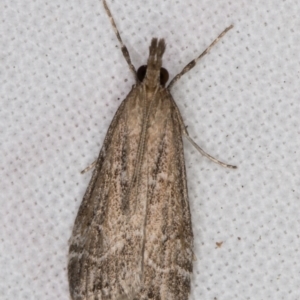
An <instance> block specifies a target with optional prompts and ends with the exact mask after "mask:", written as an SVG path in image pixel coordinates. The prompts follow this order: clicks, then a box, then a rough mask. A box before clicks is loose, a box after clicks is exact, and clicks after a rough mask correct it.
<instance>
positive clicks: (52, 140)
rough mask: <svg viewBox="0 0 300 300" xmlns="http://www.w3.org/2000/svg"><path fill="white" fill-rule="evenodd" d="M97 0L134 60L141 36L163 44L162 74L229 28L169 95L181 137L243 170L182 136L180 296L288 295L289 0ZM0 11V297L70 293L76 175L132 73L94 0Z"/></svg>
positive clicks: (294, 191) (295, 190) (294, 176)
mask: <svg viewBox="0 0 300 300" xmlns="http://www.w3.org/2000/svg"><path fill="white" fill-rule="evenodd" d="M108 5H109V6H110V8H111V11H112V13H113V15H114V18H115V19H116V23H117V26H118V27H119V30H120V33H121V36H122V38H123V40H124V42H125V44H126V45H127V47H128V49H129V52H130V55H131V58H132V60H133V63H134V65H135V66H136V67H138V66H140V65H142V64H144V63H145V62H146V59H147V56H148V46H149V43H150V40H151V38H152V37H154V36H156V37H164V38H165V39H166V42H167V50H166V53H165V55H164V67H166V68H167V69H168V70H169V73H170V77H173V76H174V75H175V74H177V73H178V72H179V71H180V70H181V69H182V68H183V67H184V66H185V65H186V64H187V63H188V62H189V61H190V60H192V59H193V58H195V57H196V56H197V55H198V54H200V53H201V52H202V51H203V50H204V49H205V48H206V47H207V46H208V45H209V43H210V42H212V40H213V39H214V38H215V37H216V36H217V35H218V34H219V33H220V32H221V31H222V30H223V29H225V27H227V26H229V25H230V24H234V26H235V27H234V29H232V30H231V31H230V32H229V33H228V34H227V35H226V36H225V37H224V38H223V39H222V41H220V43H219V44H217V45H216V46H215V47H214V48H213V49H212V51H211V53H210V54H209V55H207V56H206V57H205V58H203V59H202V60H201V61H200V62H199V63H198V65H197V66H196V67H195V68H194V69H193V70H192V71H190V73H188V74H187V75H185V76H184V77H183V78H182V79H181V81H180V82H178V83H177V84H176V85H175V86H174V89H173V96H174V98H175V100H176V101H177V103H178V106H179V108H180V110H181V112H182V115H183V117H184V119H185V122H186V125H187V126H188V129H189V132H190V135H191V136H192V137H193V138H194V139H195V140H196V141H197V143H199V145H200V146H202V147H203V148H204V149H205V150H206V151H208V152H209V153H210V154H212V155H214V156H216V157H217V158H219V159H221V160H223V161H226V162H228V163H232V164H236V165H238V169H237V170H227V169H224V168H222V167H220V166H219V165H216V164H214V163H212V162H210V161H208V160H207V159H205V158H203V157H201V156H200V155H199V153H197V152H196V150H195V149H194V148H193V147H192V146H191V145H190V144H188V143H185V146H186V147H185V156H186V166H187V174H188V180H189V181H188V187H189V195H190V205H191V211H192V219H193V229H194V234H195V256H196V258H197V259H196V260H195V264H194V273H193V279H192V291H191V296H190V299H193V300H195V299H213V300H215V299H217V300H233V299H238V300H241V299H251V300H254V299H255V300H260V299H263V300H266V299H271V300H274V299H282V300H299V299H300V235H299V228H300V224H299V223H300V222H299V221H300V193H299V185H300V179H299V170H300V161H299V147H300V137H299V135H300V131H299V128H300V121H299V117H300V109H299V100H300V92H299V74H300V54H299V53H300V33H299V28H300V18H299V15H300V6H299V1H292V0H286V1H251V2H250V1H221V0H215V1H209V0H203V1H193V0H177V1H171V0H164V1H162V0H152V1H145V0H143V1H142V0H141V1H140V0H139V1H137V0H134V1H130V2H129V1H126V2H123V3H122V2H121V1H119V2H116V1H115V2H112V1H109V0H108ZM0 9H1V12H2V14H1V27H0V30H1V32H0V34H1V43H0V47H1V52H0V53H1V65H0V69H1V78H0V79H1V86H0V89H1V90H0V96H1V106H0V130H1V134H0V141H1V168H0V176H1V178H0V179H1V180H0V187H1V203H0V204H1V210H0V228H1V230H0V298H1V299H4V300H11V299H14V300H19V299H20V300H24V299H30V300H32V299H34V300H35V299H38V300H40V299H43V300H48V299H49V300H53V299H68V297H69V296H68V282H67V276H66V264H67V252H68V239H69V237H70V234H71V230H72V226H73V222H74V219H75V216H76V213H77V209H78V207H79V204H80V202H81V200H82V196H83V194H84V191H85V189H86V187H87V184H88V182H89V179H90V176H91V172H89V173H86V174H85V175H81V174H80V170H82V169H84V168H85V167H86V166H87V165H89V164H90V163H91V162H93V161H94V160H95V158H96V157H97V155H98V152H99V150H100V147H101V145H102V142H103V139H104V136H105V133H106V130H107V128H108V125H109V124H110V121H111V119H112V117H113V115H114V113H115V111H116V109H117V107H118V106H119V104H120V103H121V100H122V99H124V98H125V96H126V95H127V93H128V92H129V90H130V88H131V86H132V84H133V83H134V81H133V78H132V76H131V73H130V71H129V69H128V67H127V65H126V62H125V60H124V58H123V56H122V53H121V51H120V49H119V44H118V41H117V39H116V37H115V35H114V32H113V29H112V27H111V24H110V22H109V19H108V17H107V16H106V14H105V11H104V8H103V5H102V3H101V1H97V0H96V1H94V0H91V1H79V0H76V1H61V0H59V1H58V0H52V1H42V0H35V1H28V0H26V1H25V0H23V1H15V0H10V1H2V3H1V8H0ZM221 242H223V243H222V244H221V246H219V247H218V246H217V244H216V243H221ZM219 245H220V244H219Z"/></svg>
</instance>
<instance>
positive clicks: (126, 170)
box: [68, 0, 235, 300]
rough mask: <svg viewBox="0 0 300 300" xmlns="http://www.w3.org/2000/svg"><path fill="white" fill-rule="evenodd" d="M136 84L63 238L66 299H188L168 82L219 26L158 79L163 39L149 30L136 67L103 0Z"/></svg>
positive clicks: (187, 247)
mask: <svg viewBox="0 0 300 300" xmlns="http://www.w3.org/2000/svg"><path fill="white" fill-rule="evenodd" d="M103 4H104V7H105V10H106V12H107V14H108V16H109V18H110V21H111V23H112V26H113V28H114V31H115V33H116V36H117V38H118V40H119V42H120V44H121V49H122V52H123V55H124V57H125V59H126V61H127V63H128V65H129V68H130V70H131V71H132V73H133V75H134V77H135V80H136V84H135V85H133V87H132V89H131V91H130V92H129V94H128V96H127V97H126V98H125V100H123V102H122V103H121V105H120V107H119V108H118V110H117V112H116V114H115V116H114V118H113V120H112V122H111V124H110V126H109V129H108V131H107V134H106V137H105V140H104V143H103V146H102V149H101V151H100V154H99V157H98V159H97V160H96V162H95V167H94V171H93V175H92V178H91V181H90V183H89V185H88V188H87V190H86V193H85V195H84V198H83V201H82V203H81V205H80V208H79V211H78V215H77V217H76V220H75V225H74V228H73V233H72V236H71V238H70V248H69V262H68V278H69V287H70V294H71V298H72V300H108V299H110V300H111V299H112V300H146V299H153V300H154V299H155V300H159V299H161V300H162V299H164V300H187V299H188V296H189V293H190V276H191V273H192V269H193V232H192V224H191V215H190V208H189V202H188V192H187V183H186V171H185V163H184V153H183V142H182V136H185V137H186V138H187V139H188V140H189V141H190V142H191V143H192V144H193V145H194V146H195V147H196V148H197V149H198V151H200V153H202V154H203V155H204V156H206V157H208V158H209V159H211V160H212V161H214V162H217V163H219V164H221V165H222V166H225V167H229V168H235V167H234V166H231V165H227V164H225V163H222V162H220V161H218V160H217V159H215V158H213V157H212V156H210V155H209V154H207V153H206V152H204V151H203V150H202V149H201V148H200V147H199V146H198V145H197V144H196V143H195V142H194V141H193V140H192V139H191V138H190V137H189V135H188V132H187V129H186V127H185V125H184V123H183V119H182V117H181V114H180V112H179V110H178V107H177V105H176V103H175V102H174V100H173V98H172V96H171V94H170V89H171V87H172V86H173V85H174V84H175V83H176V82H177V81H178V80H179V79H180V77H181V76H182V75H184V74H185V73H186V72H188V71H189V70H190V69H192V68H193V67H194V66H195V65H196V63H197V61H198V60H199V59H200V58H201V57H203V56H204V55H205V54H206V53H207V52H208V51H209V50H210V49H211V47H212V46H213V45H214V44H215V43H217V41H218V40H219V39H220V38H221V37H222V36H223V35H224V34H225V33H226V32H227V31H228V30H230V29H231V28H232V26H230V27H228V28H226V29H225V30H224V31H223V32H222V33H221V34H220V35H219V36H218V38H217V39H216V40H215V41H214V42H213V43H212V44H211V45H210V46H209V47H208V48H207V49H206V50H205V51H204V52H203V53H202V54H201V55H200V56H199V57H197V58H196V59H195V60H193V61H191V62H190V63H189V64H187V65H186V67H185V68H184V69H183V70H182V71H181V72H180V73H179V74H178V75H176V76H175V77H174V78H173V80H171V82H170V83H169V85H168V86H167V87H165V84H166V83H167V81H168V72H167V70H166V69H164V68H162V56H163V54H164V52H165V48H166V44H165V41H164V39H160V40H158V39H157V38H153V39H152V40H151V44H150V48H149V49H150V51H149V57H148V61H147V65H145V66H142V67H140V68H139V69H138V71H136V70H135V67H134V66H133V64H132V62H131V59H130V56H129V53H128V51H127V48H126V46H125V45H124V43H123V41H122V39H121V37H120V34H119V32H118V30H117V27H116V24H115V21H114V19H113V17H112V14H111V12H110V10H109V8H108V6H107V4H106V1H105V0H103Z"/></svg>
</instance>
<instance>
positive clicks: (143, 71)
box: [137, 65, 147, 82]
mask: <svg viewBox="0 0 300 300" xmlns="http://www.w3.org/2000/svg"><path fill="white" fill-rule="evenodd" d="M146 71H147V66H145V65H144V66H140V67H139V69H138V71H137V78H138V80H139V81H140V82H143V80H144V78H145V76H146Z"/></svg>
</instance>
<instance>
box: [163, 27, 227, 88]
mask: <svg viewBox="0 0 300 300" xmlns="http://www.w3.org/2000/svg"><path fill="white" fill-rule="evenodd" d="M231 28H233V25H230V26H229V27H227V28H226V29H225V30H224V31H223V32H222V33H221V34H220V35H219V36H218V37H217V38H216V39H215V40H214V41H213V42H212V43H211V44H210V45H209V46H208V47H207V48H206V49H205V50H204V51H203V52H202V53H201V54H200V55H199V56H198V57H197V58H195V59H193V60H192V61H191V62H189V63H188V64H187V65H186V66H185V67H184V68H183V69H182V71H181V72H180V73H178V74H177V75H176V76H175V77H174V78H173V79H172V80H171V82H170V83H169V85H168V87H167V88H168V89H169V90H170V89H171V88H172V86H173V85H174V84H175V83H176V82H177V81H178V80H179V79H180V78H181V76H183V75H184V74H185V73H187V72H188V71H189V70H191V69H192V68H193V67H194V66H195V65H196V64H197V62H198V61H199V60H200V59H201V58H202V57H203V56H204V55H206V54H207V53H208V52H209V51H210V49H211V48H212V47H213V46H214V45H215V44H216V43H217V42H218V41H219V40H220V39H221V38H222V37H223V36H224V35H225V34H226V32H227V31H229V30H230V29H231Z"/></svg>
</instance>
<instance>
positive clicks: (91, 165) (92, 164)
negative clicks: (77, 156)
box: [80, 160, 97, 174]
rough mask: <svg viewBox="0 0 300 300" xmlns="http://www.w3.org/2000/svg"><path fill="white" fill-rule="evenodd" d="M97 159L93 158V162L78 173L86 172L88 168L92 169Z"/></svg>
mask: <svg viewBox="0 0 300 300" xmlns="http://www.w3.org/2000/svg"><path fill="white" fill-rule="evenodd" d="M96 163H97V160H95V161H94V162H93V163H91V164H90V165H89V166H87V167H86V168H85V169H84V170H82V171H81V172H80V173H81V174H84V173H86V172H88V171H89V170H91V169H93V168H94V167H95V166H96Z"/></svg>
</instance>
